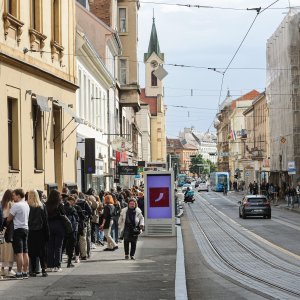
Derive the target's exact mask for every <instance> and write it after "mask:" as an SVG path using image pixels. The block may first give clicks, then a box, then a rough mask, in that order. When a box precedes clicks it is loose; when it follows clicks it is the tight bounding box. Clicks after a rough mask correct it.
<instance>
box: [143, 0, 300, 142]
mask: <svg viewBox="0 0 300 300" xmlns="http://www.w3.org/2000/svg"><path fill="white" fill-rule="evenodd" d="M146 1H148V2H150V1H151V0H145V2H146ZM152 1H153V2H156V3H159V2H164V3H172V4H175V3H176V4H192V5H195V4H197V5H207V6H215V7H216V6H218V7H226V8H256V7H267V6H268V5H270V4H271V3H272V2H274V0H260V1H258V0H206V1H204V0H203V1H199V0H152ZM289 3H290V5H291V6H296V5H298V6H300V0H290V1H288V0H281V1H278V3H276V4H275V5H274V6H272V8H273V9H268V10H266V11H265V12H263V13H262V14H260V15H259V16H258V18H257V19H256V21H255V23H254V25H253V27H252V29H251V31H250V33H249V35H248V37H247V38H246V40H245V42H244V44H243V45H242V47H241V49H240V51H239V52H238V54H237V56H236V58H235V59H234V61H233V63H232V65H231V68H247V67H257V68H265V66H266V59H265V57H266V42H267V39H268V38H269V37H270V36H271V35H272V33H273V32H274V31H275V30H276V28H277V27H278V26H279V24H280V22H281V21H282V19H283V18H284V16H285V13H286V12H287V11H288V10H287V9H285V10H284V9H274V8H284V7H288V6H289ZM153 8H154V9H155V20H156V28H157V32H158V38H159V43H160V48H161V51H162V52H164V53H165V60H166V61H165V62H166V63H170V64H184V65H193V66H199V67H206V68H225V67H226V66H227V65H228V63H229V61H230V60H231V58H232V57H233V55H234V53H235V51H236V50H237V47H238V46H239V44H240V42H241V41H242V39H243V37H244V36H245V34H246V32H247V30H248V29H249V27H250V25H251V23H252V22H253V20H254V18H255V15H256V12H255V11H241V10H221V9H209V8H188V7H180V6H165V5H157V4H156V5H155V4H146V3H143V1H141V8H140V12H139V60H140V61H142V60H143V54H144V52H146V51H147V49H148V44H149V38H150V32H151V26H152V16H153ZM165 69H166V70H167V71H168V73H169V75H168V76H167V78H166V79H165V81H164V85H165V104H166V105H167V106H168V111H167V135H168V136H169V137H176V136H178V133H179V131H180V130H181V129H183V128H184V127H190V126H194V127H195V128H196V129H197V130H199V131H207V130H208V128H209V127H210V125H211V123H212V121H213V120H214V116H215V114H216V112H217V108H218V102H219V93H220V87H221V79H222V75H221V74H220V73H218V72H213V71H210V70H207V69H196V68H181V67H173V66H167V65H166V66H165ZM221 71H224V70H221ZM144 81H145V80H144V66H143V64H141V66H140V83H141V86H144ZM265 82H266V71H265V70H247V69H235V70H232V69H229V70H228V71H227V72H226V75H225V77H224V84H223V92H222V97H221V102H222V101H223V100H224V98H225V96H226V93H227V89H229V90H230V93H231V94H232V96H233V98H238V97H239V96H240V95H243V94H245V93H247V92H248V91H250V90H252V89H256V90H258V91H260V92H261V91H263V90H264V89H265ZM191 89H193V96H191ZM170 105H184V106H189V107H200V108H203V109H195V108H188V109H183V108H175V107H172V106H170ZM210 130H211V131H215V129H214V127H213V126H211V127H210Z"/></svg>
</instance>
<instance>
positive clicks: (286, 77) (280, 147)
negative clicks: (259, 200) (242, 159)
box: [266, 9, 300, 187]
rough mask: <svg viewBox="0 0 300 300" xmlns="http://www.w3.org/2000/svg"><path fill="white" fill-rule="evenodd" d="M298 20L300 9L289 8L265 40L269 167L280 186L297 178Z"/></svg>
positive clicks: (299, 142) (299, 116)
mask: <svg viewBox="0 0 300 300" xmlns="http://www.w3.org/2000/svg"><path fill="white" fill-rule="evenodd" d="M299 22H300V13H299V12H298V11H297V10H296V9H291V10H290V11H289V13H288V14H287V15H286V16H285V18H284V19H283V21H282V23H281V24H280V25H279V27H278V28H277V30H276V31H275V32H274V33H273V35H272V36H271V37H270V38H269V39H268V42H267V87H266V97H267V102H268V106H269V112H270V132H271V133H272V135H271V140H270V149H271V153H270V156H271V161H270V171H271V178H272V179H271V180H272V181H273V182H274V183H278V184H279V185H280V186H281V187H282V186H283V185H284V187H285V186H286V185H287V184H294V185H295V184H296V183H297V182H298V181H299V179H300V178H299V176H300V88H299V85H300V81H299V77H300V75H299V69H300V33H299ZM282 66H284V68H282ZM282 120H284V122H282ZM291 165H292V166H294V167H293V168H292V169H293V170H291V171H292V172H289V166H291ZM294 169H295V170H294ZM289 173H290V174H289Z"/></svg>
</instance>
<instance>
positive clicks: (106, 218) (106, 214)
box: [100, 195, 119, 251]
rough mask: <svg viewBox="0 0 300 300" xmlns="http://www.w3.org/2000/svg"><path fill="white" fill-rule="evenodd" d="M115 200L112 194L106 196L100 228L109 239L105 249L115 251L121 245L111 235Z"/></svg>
mask: <svg viewBox="0 0 300 300" xmlns="http://www.w3.org/2000/svg"><path fill="white" fill-rule="evenodd" d="M113 213H114V200H113V198H112V196H111V195H106V196H105V197H104V209H103V220H102V224H101V225H100V230H101V231H102V230H103V231H104V235H105V237H106V240H107V248H106V249H104V251H114V250H116V249H118V248H119V247H118V246H117V244H116V243H115V241H114V240H113V238H112V237H111V229H112V226H113V222H114V221H113Z"/></svg>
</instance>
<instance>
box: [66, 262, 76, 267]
mask: <svg viewBox="0 0 300 300" xmlns="http://www.w3.org/2000/svg"><path fill="white" fill-rule="evenodd" d="M74 267H75V266H74V265H73V264H72V263H71V264H68V265H67V268H74Z"/></svg>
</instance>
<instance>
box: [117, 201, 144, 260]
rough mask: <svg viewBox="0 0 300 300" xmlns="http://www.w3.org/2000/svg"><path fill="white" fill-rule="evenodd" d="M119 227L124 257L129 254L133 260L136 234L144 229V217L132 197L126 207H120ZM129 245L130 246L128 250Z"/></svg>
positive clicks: (127, 256) (127, 257)
mask: <svg viewBox="0 0 300 300" xmlns="http://www.w3.org/2000/svg"><path fill="white" fill-rule="evenodd" d="M119 228H120V232H121V236H123V238H124V251H125V259H129V254H130V258H131V259H132V260H134V259H135V257H134V255H135V251H136V245H137V241H138V235H139V233H140V232H141V230H142V229H144V217H143V214H142V211H141V210H140V209H139V208H138V205H137V201H136V200H135V199H134V198H130V199H129V201H128V207H125V208H123V209H122V211H121V215H120V218H119ZM129 246H131V247H130V251H129Z"/></svg>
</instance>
